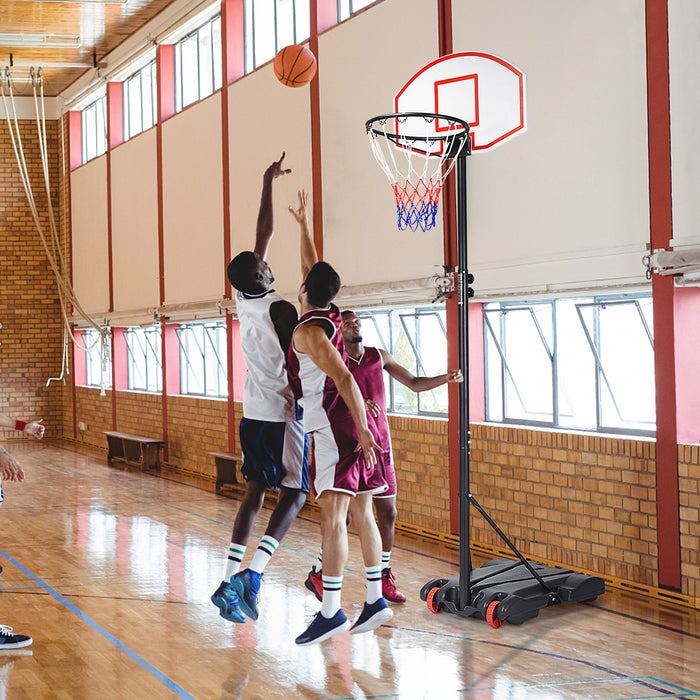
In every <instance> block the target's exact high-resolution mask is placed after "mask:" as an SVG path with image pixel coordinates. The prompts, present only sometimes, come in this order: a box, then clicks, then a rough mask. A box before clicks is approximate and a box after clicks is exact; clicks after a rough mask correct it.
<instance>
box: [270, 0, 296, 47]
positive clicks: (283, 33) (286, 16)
mask: <svg viewBox="0 0 700 700" xmlns="http://www.w3.org/2000/svg"><path fill="white" fill-rule="evenodd" d="M300 4H301V3H300ZM295 22H296V16H295V13H294V0H277V45H276V47H275V53H277V51H279V50H280V49H281V48H282V47H283V46H289V45H290V44H296V43H297V42H296V40H295V39H296V27H295Z"/></svg>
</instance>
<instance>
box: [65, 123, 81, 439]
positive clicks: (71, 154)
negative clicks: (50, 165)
mask: <svg viewBox="0 0 700 700" xmlns="http://www.w3.org/2000/svg"><path fill="white" fill-rule="evenodd" d="M66 119H67V126H66V130H67V131H68V138H67V141H68V176H67V177H66V178H65V180H64V182H63V187H65V188H67V189H68V192H67V197H66V199H67V200H68V213H67V217H68V227H67V228H68V231H67V234H66V236H67V238H68V240H67V242H66V245H67V246H68V250H70V251H71V253H72V250H73V236H72V225H73V214H72V209H71V196H70V184H71V182H70V179H71V173H72V172H73V170H75V169H76V168H77V167H79V166H80V165H81V163H82V162H83V134H82V119H81V115H80V112H77V111H73V112H68V115H67V117H66ZM63 128H64V126H63V121H61V129H63ZM69 274H70V283H71V285H72V284H73V255H72V254H71V256H70V271H69ZM71 311H72V309H71ZM74 330H75V326H73V325H71V331H72V332H73V331H74ZM71 363H72V365H73V368H72V369H73V373H72V377H71V397H72V401H73V439H74V440H76V439H77V438H78V405H77V400H78V397H77V392H76V389H75V346H74V345H73V343H71Z"/></svg>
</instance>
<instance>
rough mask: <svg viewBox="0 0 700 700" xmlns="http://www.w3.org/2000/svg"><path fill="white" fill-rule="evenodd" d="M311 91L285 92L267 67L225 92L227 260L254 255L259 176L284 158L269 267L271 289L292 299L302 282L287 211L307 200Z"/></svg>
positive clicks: (293, 229)
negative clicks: (228, 169)
mask: <svg viewBox="0 0 700 700" xmlns="http://www.w3.org/2000/svg"><path fill="white" fill-rule="evenodd" d="M309 91H310V88H309V87H308V86H307V87H299V88H290V87H285V86H284V85H282V83H280V82H279V81H278V80H277V78H275V76H274V73H273V72H272V64H268V65H266V66H263V67H261V68H259V69H258V70H256V71H255V72H254V73H252V74H250V75H248V76H246V77H245V78H243V79H242V80H239V81H238V82H236V83H234V84H233V85H232V86H230V88H229V95H230V97H229V139H230V148H229V152H230V159H231V160H230V162H231V255H232V256H235V255H236V254H237V253H239V252H240V251H242V250H252V249H253V247H254V244H255V225H256V222H257V218H258V211H259V208H260V192H261V188H262V176H263V173H264V172H265V170H266V169H267V167H268V166H269V165H270V164H271V163H272V162H273V161H274V160H278V159H279V158H280V156H281V155H282V153H283V152H285V153H286V156H285V159H284V163H283V165H284V166H285V167H286V168H291V170H292V172H291V173H290V174H289V175H285V176H284V177H280V178H278V179H277V180H275V182H274V184H273V200H272V201H273V211H274V232H275V235H274V238H273V239H272V242H271V243H270V248H269V251H268V263H269V264H270V267H271V268H272V271H273V274H274V275H275V283H274V287H275V289H277V291H279V292H280V293H281V294H283V295H285V296H287V297H291V299H296V295H297V291H298V289H299V285H300V282H301V264H300V259H299V225H298V224H297V223H296V221H295V220H294V219H293V218H292V216H291V214H290V213H289V211H288V209H287V208H288V207H289V205H290V204H292V205H295V206H296V205H297V202H298V196H297V192H298V190H300V189H305V190H306V191H307V192H308V193H309V214H310V221H311V217H312V214H313V202H312V198H311V190H312V180H311V177H312V175H311V172H312V171H311V116H310V115H311V108H310V94H309Z"/></svg>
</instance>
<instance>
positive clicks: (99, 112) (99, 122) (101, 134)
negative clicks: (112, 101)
mask: <svg viewBox="0 0 700 700" xmlns="http://www.w3.org/2000/svg"><path fill="white" fill-rule="evenodd" d="M106 109H107V100H106V99H105V98H104V97H101V98H100V99H99V100H97V104H96V105H95V120H96V125H95V134H96V136H97V153H96V155H98V156H101V155H102V154H103V153H104V152H105V151H106V150H107V116H106V114H105V112H106Z"/></svg>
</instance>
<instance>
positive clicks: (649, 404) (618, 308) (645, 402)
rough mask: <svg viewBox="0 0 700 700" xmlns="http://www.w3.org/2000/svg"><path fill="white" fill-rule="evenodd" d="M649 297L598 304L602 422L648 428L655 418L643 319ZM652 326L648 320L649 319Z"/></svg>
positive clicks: (651, 357) (649, 350) (651, 365)
mask: <svg viewBox="0 0 700 700" xmlns="http://www.w3.org/2000/svg"><path fill="white" fill-rule="evenodd" d="M651 309H652V306H651V299H648V300H646V302H645V304H644V311H643V312H642V314H641V315H640V311H641V305H640V307H638V306H637V305H636V304H610V305H606V304H603V305H602V306H601V307H600V314H599V324H600V360H601V368H600V373H601V374H602V373H604V377H601V379H602V380H603V381H602V386H601V418H600V422H601V424H602V425H604V426H610V427H622V426H628V427H634V428H642V429H644V428H649V426H651V425H653V424H654V422H655V410H654V401H655V384H654V372H653V368H654V350H653V347H652V345H651V343H650V342H649V338H648V335H647V332H646V329H645V326H644V322H643V321H642V316H643V315H644V314H645V313H646V317H647V319H649V318H650V317H651ZM648 326H649V327H650V328H651V324H650V323H649V322H648Z"/></svg>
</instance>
